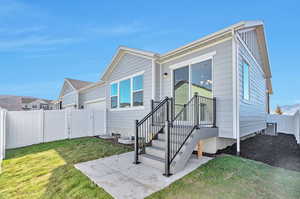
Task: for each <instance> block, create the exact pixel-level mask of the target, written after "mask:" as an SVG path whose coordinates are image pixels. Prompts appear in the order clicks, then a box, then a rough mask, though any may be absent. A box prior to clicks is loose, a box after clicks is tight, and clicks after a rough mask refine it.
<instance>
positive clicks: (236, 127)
mask: <svg viewBox="0 0 300 199" xmlns="http://www.w3.org/2000/svg"><path fill="white" fill-rule="evenodd" d="M231 34H232V70H233V77H232V79H233V131H234V134H235V138H236V154H237V155H238V156H239V155H240V125H239V108H240V101H239V100H240V99H239V81H240V80H239V70H238V52H237V49H238V45H237V40H236V37H235V30H234V29H232V32H231Z"/></svg>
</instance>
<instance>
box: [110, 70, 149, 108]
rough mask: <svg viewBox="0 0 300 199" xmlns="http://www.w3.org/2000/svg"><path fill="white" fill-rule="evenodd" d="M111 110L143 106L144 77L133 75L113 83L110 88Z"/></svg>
mask: <svg viewBox="0 0 300 199" xmlns="http://www.w3.org/2000/svg"><path fill="white" fill-rule="evenodd" d="M110 88H111V89H110V90H111V94H110V99H111V109H116V108H120V109H122V108H131V107H141V106H143V105H144V75H143V74H142V75H135V76H132V77H128V78H125V79H122V80H120V81H117V82H114V83H112V84H111V86H110Z"/></svg>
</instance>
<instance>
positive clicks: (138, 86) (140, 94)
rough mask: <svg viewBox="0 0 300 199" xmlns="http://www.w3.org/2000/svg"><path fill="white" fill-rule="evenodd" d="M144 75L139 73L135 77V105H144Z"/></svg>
mask: <svg viewBox="0 0 300 199" xmlns="http://www.w3.org/2000/svg"><path fill="white" fill-rule="evenodd" d="M143 79H144V76H143V75H139V76H136V77H133V79H132V81H133V91H132V99H133V106H143V98H144V85H143Z"/></svg>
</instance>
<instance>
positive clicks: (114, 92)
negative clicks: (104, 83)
mask: <svg viewBox="0 0 300 199" xmlns="http://www.w3.org/2000/svg"><path fill="white" fill-rule="evenodd" d="M110 102H111V108H117V107H118V84H112V85H111V86H110Z"/></svg>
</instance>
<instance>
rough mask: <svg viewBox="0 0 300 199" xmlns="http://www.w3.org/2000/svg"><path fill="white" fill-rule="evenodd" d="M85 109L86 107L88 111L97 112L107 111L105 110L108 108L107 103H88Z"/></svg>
mask: <svg viewBox="0 0 300 199" xmlns="http://www.w3.org/2000/svg"><path fill="white" fill-rule="evenodd" d="M85 107H86V109H89V110H96V111H100V110H105V108H106V107H105V101H98V102H93V103H87V104H85Z"/></svg>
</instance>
